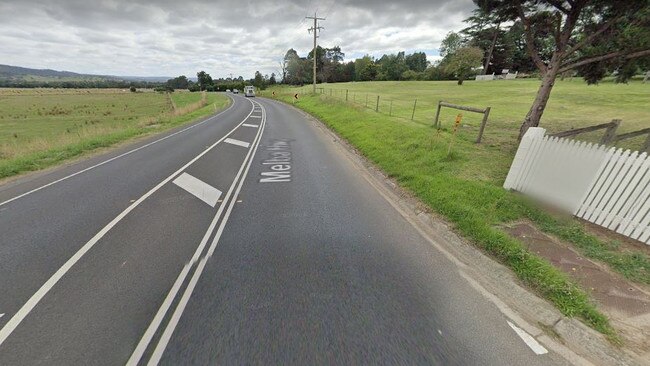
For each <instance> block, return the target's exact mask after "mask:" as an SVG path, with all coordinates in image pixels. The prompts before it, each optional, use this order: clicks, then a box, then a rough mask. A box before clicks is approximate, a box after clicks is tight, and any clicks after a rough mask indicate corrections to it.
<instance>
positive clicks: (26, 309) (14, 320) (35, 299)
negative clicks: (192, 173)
mask: <svg viewBox="0 0 650 366" xmlns="http://www.w3.org/2000/svg"><path fill="white" fill-rule="evenodd" d="M251 113H253V110H252V109H251V111H250V112H249V113H248V115H247V116H246V117H245V118H244V119H243V120H242V121H241V122H240V123H239V124H237V126H235V127H234V128H233V129H232V130H230V132H228V133H227V134H226V135H225V136H223V137H222V138H220V139H219V140H218V141H217V142H215V143H214V144H212V145H211V146H210V148H208V149H206V150H204V151H203V152H201V153H200V154H199V155H197V156H196V157H195V158H194V159H192V160H190V161H189V162H187V164H185V165H183V166H182V167H181V168H180V169H178V170H177V171H175V172H174V173H172V174H171V175H170V176H169V177H167V178H166V179H165V180H163V181H162V182H160V183H158V185H156V186H155V187H153V188H152V189H151V190H149V191H148V192H147V193H145V194H144V195H143V196H142V197H140V198H139V199H138V200H137V201H135V202H133V203H132V204H131V205H130V206H129V207H127V208H126V209H125V210H124V211H122V212H121V213H120V214H119V215H117V216H116V217H115V218H114V219H113V220H112V221H111V222H109V223H108V224H107V225H106V226H104V227H103V228H102V229H101V230H100V231H99V232H98V233H97V234H95V236H93V237H92V238H91V239H90V240H89V241H88V242H87V243H86V244H84V245H83V246H82V247H81V248H80V249H79V250H78V251H77V252H76V253H75V254H74V255H73V256H72V257H70V259H68V261H67V262H65V263H64V264H63V266H61V268H59V269H58V270H57V271H56V272H55V273H54V274H53V275H52V277H50V278H49V279H48V280H47V281H46V282H45V283H44V284H43V285H42V286H41V287H40V288H39V289H38V290H37V291H36V293H34V295H32V297H30V298H29V300H27V302H26V303H25V304H24V305H23V306H22V307H21V308H20V309H19V310H18V312H16V314H14V315H13V316H12V317H11V318H10V319H9V321H8V322H7V324H5V326H4V327H2V329H0V345H2V343H4V341H6V340H7V338H8V337H9V335H11V333H12V332H13V331H14V330H15V329H16V327H18V325H19V324H20V323H21V322H22V321H23V319H25V317H26V316H27V315H29V313H30V312H31V311H32V310H33V309H34V308H35V307H36V305H38V303H39V302H40V301H41V299H43V297H45V295H47V293H48V292H50V290H51V289H52V288H53V287H54V285H56V284H57V283H58V282H59V280H61V278H62V277H63V276H64V275H65V274H66V273H68V271H69V270H70V269H71V268H72V267H73V266H74V265H75V264H76V263H77V262H78V261H79V260H80V259H81V257H83V256H84V255H85V254H86V253H87V252H88V251H89V250H90V249H91V248H92V247H94V246H95V244H97V242H98V241H99V240H100V239H101V238H102V237H104V235H106V233H107V232H109V231H110V230H111V229H112V228H113V227H114V226H115V225H117V223H118V222H120V221H121V220H122V219H123V218H124V217H125V216H126V215H128V214H129V212H131V211H133V210H134V209H135V208H136V207H137V206H138V205H140V203H142V202H143V201H144V200H145V199H147V198H148V197H149V196H151V195H152V194H154V192H156V191H157V190H159V189H160V188H161V187H162V186H164V185H165V184H167V183H168V182H169V181H171V180H172V179H173V178H174V177H175V176H177V175H178V174H180V173H181V172H182V171H184V170H185V169H187V167H188V166H190V165H192V164H193V163H194V162H195V161H197V160H199V159H200V158H201V157H202V156H203V155H205V154H207V153H208V152H209V151H210V150H211V149H212V148H214V147H215V146H217V145H218V144H220V143H221V142H222V141H224V139H225V138H226V136H229V135H230V134H231V133H233V132H234V131H235V130H236V129H237V128H239V126H240V125H241V124H242V123H244V121H245V120H246V119H247V118H248V117H249V116H250V115H251Z"/></svg>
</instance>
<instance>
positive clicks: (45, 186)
mask: <svg viewBox="0 0 650 366" xmlns="http://www.w3.org/2000/svg"><path fill="white" fill-rule="evenodd" d="M228 98H230V100H231V101H232V102H233V103H231V104H230V106H229V107H228V108H226V109H224V110H223V111H221V112H219V113H217V114H215V115H214V116H212V117H210V118H207V119H206V120H204V121H201V122H199V123H196V124H193V125H191V126H188V127H186V128H184V129H182V130H180V131H176V132H174V133H172V134H171V135H167V136H165V137H161V138H160V139H158V140H155V141H151V142H149V143H147V144H145V145H142V146H140V147H138V148H135V149H133V150H129V151H127V152H125V153H122V154H120V155H117V156H114V157H112V158H110V159H108V160H105V161H102V162H101V163H97V164H95V165H93V166H90V167H88V168H85V169H82V170H80V171H78V172H76V173H72V174H70V175H66V176H65V177H63V178H59V179H57V180H55V181H53V182H50V183H48V184H45V185H42V186H40V187H38V188H34V189H32V190H31V191H27V192H25V193H22V194H20V195H18V196H16V197H13V198H10V199H8V200H6V201H3V202H0V206H2V205H6V204H7V203H9V202H13V201H15V200H17V199H19V198H22V197H25V196H27V195H30V194H32V193H34V192H38V191H40V190H41V189H44V188H47V187H50V186H53V185H55V184H57V183H60V182H62V181H64V180H67V179H70V178H72V177H74V176H77V175H79V174H82V173H85V172H87V171H89V170H92V169H95V168H98V167H100V166H102V165H104V164H108V163H110V162H111V161H114V160H117V159H119V158H122V157H125V156H127V155H130V154H132V153H134V152H136V151H139V150H142V149H144V148H146V147H149V146H151V145H153V144H156V143H159V142H160V141H163V140H166V139H168V138H170V137H173V136H176V135H178V134H180V133H183V132H185V131H187V130H190V129H192V128H194V127H197V126H200V125H202V124H204V123H206V122H208V121H210V120H211V119H213V118H216V117H218V116H220V115H221V114H223V113H225V112H227V111H228V110H230V109H231V108H232V107H233V106H234V105H235V103H234V99H232V98H231V97H230V96H229V97H228ZM251 112H252V111H251ZM249 115H250V114H249ZM0 344H1V343H0Z"/></svg>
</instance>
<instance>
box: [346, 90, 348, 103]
mask: <svg viewBox="0 0 650 366" xmlns="http://www.w3.org/2000/svg"><path fill="white" fill-rule="evenodd" d="M345 101H346V102H347V101H348V90H347V89H345Z"/></svg>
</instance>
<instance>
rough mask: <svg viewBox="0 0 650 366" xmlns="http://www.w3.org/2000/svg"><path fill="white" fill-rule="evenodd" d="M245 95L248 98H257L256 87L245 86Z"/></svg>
mask: <svg viewBox="0 0 650 366" xmlns="http://www.w3.org/2000/svg"><path fill="white" fill-rule="evenodd" d="M244 95H245V96H247V97H254V96H255V87H254V86H252V85H249V86H245V87H244Z"/></svg>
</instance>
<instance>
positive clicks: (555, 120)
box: [297, 78, 650, 148]
mask: <svg viewBox="0 0 650 366" xmlns="http://www.w3.org/2000/svg"><path fill="white" fill-rule="evenodd" d="M538 86H539V81H538V80H535V79H518V80H496V81H487V82H486V81H483V82H477V81H466V82H465V83H464V84H463V85H462V86H459V85H456V82H455V81H416V82H413V81H386V82H354V83H338V84H321V85H318V87H319V88H324V90H323V93H324V94H325V95H328V96H329V95H330V93H331V95H332V97H336V98H339V99H342V100H344V99H345V91H346V90H347V91H348V101H349V102H354V103H355V104H357V105H360V106H365V105H366V96H367V98H368V108H371V109H375V108H376V106H377V96H379V112H380V113H382V114H391V115H393V116H398V117H402V118H404V119H407V120H410V119H411V115H412V112H413V104H414V101H415V99H416V98H417V105H416V108H415V115H414V121H415V122H418V123H423V124H431V123H432V121H433V120H434V118H435V114H436V109H437V103H438V101H439V100H443V101H446V102H450V103H454V104H461V105H467V106H473V107H477V108H485V107H488V106H489V107H491V108H492V110H491V112H490V118H489V122H488V126H487V129H486V131H485V137H486V142H487V143H507V144H509V143H511V141H512V138H511V137H512V136H516V135H517V133H518V128H519V125H520V124H521V121H522V120H523V118H524V117H525V116H526V113H527V112H528V109H529V108H530V105H531V104H532V100H533V99H534V97H535V95H536V93H537V88H538ZM297 90H299V91H300V93H301V94H304V93H307V92H311V90H312V87H311V86H304V87H302V88H298V89H297ZM391 104H392V108H391ZM649 105H650V84H642V83H641V82H640V81H637V80H635V81H632V82H630V83H629V84H615V83H613V82H611V81H605V82H601V83H600V84H599V85H590V86H588V85H586V84H585V83H584V82H583V81H582V79H578V78H574V79H572V80H570V81H569V80H564V81H560V80H558V81H557V82H556V84H555V87H554V88H553V92H552V95H551V99H550V101H549V103H548V106H547V108H546V110H545V112H544V116H543V119H542V123H541V125H540V127H544V128H546V129H547V130H548V131H549V132H559V131H564V130H568V129H571V128H579V127H586V126H590V125H595V124H600V123H606V122H610V121H611V120H612V119H621V120H622V121H623V122H622V124H621V126H620V127H619V129H618V133H624V132H629V131H635V130H639V129H642V128H646V127H649V126H650V110H649V109H648V106H649ZM391 109H392V111H391ZM458 113H463V126H464V127H463V129H462V130H463V131H464V132H469V133H472V134H475V133H476V132H477V129H478V126H479V125H480V122H481V118H482V116H481V115H479V114H475V113H471V112H463V111H458V110H453V109H448V108H443V109H442V113H441V119H442V121H443V123H444V124H446V125H447V126H450V124H451V123H453V120H454V118H455V116H456V115H457V114H458ZM601 135H602V132H597V133H592V134H585V135H582V136H578V138H582V139H586V140H592V141H597V140H598V137H600V136H601ZM641 142H642V140H641V138H639V139H637V140H629V141H626V142H624V143H623V145H622V146H624V147H630V148H634V147H637V148H638V146H640V144H641Z"/></svg>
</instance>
